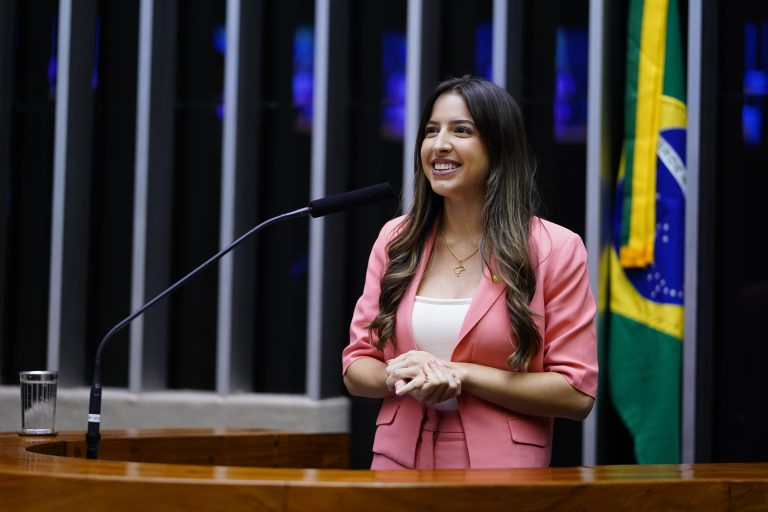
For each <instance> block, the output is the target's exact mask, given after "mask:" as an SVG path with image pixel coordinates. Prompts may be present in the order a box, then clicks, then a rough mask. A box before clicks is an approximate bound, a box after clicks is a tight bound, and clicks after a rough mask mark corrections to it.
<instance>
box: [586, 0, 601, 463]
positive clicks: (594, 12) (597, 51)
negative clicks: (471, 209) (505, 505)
mask: <svg viewBox="0 0 768 512" xmlns="http://www.w3.org/2000/svg"><path fill="white" fill-rule="evenodd" d="M604 14H605V5H604V1H603V0H590V2H589V89H588V93H587V94H588V98H587V104H588V105H589V110H588V114H587V116H588V117H587V168H586V169H585V171H586V173H587V180H586V185H587V186H586V194H587V197H586V246H587V254H588V255H589V261H588V267H589V280H590V285H591V286H592V290H593V293H595V294H597V295H598V304H600V297H599V294H600V293H602V292H603V290H601V289H600V287H599V282H600V279H599V278H600V255H601V254H602V252H603V247H604V240H601V239H600V232H601V229H600V223H601V218H602V211H603V210H604V209H605V208H606V207H607V205H606V203H605V197H604V194H603V184H602V175H603V172H602V171H603V169H602V168H603V165H604V164H603V161H602V158H601V155H602V154H603V153H604V148H603V143H604V141H603V136H602V134H603V116H604V111H603V95H604V93H605V91H604V90H603V75H604V71H603V70H604V59H603V48H604V46H605V40H604V39H605V35H604V30H603V19H604ZM598 314H599V311H598ZM598 400H600V398H598ZM581 446H582V448H581V453H582V455H581V460H582V464H583V465H585V466H594V465H595V464H596V463H597V404H595V407H594V408H593V409H592V412H591V413H590V415H589V416H588V417H587V419H586V420H584V422H583V424H582V434H581Z"/></svg>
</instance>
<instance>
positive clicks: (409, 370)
mask: <svg viewBox="0 0 768 512" xmlns="http://www.w3.org/2000/svg"><path fill="white" fill-rule="evenodd" d="M386 372H387V387H388V388H389V389H390V390H391V391H394V392H395V394H396V395H397V396H402V395H405V394H409V395H411V396H412V397H414V398H415V399H417V400H420V401H422V402H425V403H427V404H436V403H440V402H444V401H445V400H448V399H449V398H455V397H457V396H459V395H460V394H461V379H460V378H459V377H458V376H457V375H456V373H455V372H453V371H452V370H451V369H450V368H449V367H448V365H446V363H445V362H444V361H441V360H440V359H438V358H436V357H435V356H433V355H432V354H430V353H429V352H424V351H420V350H411V351H409V352H406V353H404V354H400V355H399V356H397V357H396V358H394V359H390V360H389V361H388V362H387V367H386Z"/></svg>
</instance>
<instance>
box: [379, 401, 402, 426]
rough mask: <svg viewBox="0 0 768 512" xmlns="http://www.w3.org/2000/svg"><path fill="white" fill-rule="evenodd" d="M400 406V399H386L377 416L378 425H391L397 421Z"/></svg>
mask: <svg viewBox="0 0 768 512" xmlns="http://www.w3.org/2000/svg"><path fill="white" fill-rule="evenodd" d="M399 407H400V401H399V400H394V399H391V398H389V399H385V400H384V403H383V404H381V409H380V410H379V416H378V417H377V418H376V425H391V424H392V422H393V421H395V415H397V409H398V408H399Z"/></svg>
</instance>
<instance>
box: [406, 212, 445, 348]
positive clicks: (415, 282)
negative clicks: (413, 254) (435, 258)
mask: <svg viewBox="0 0 768 512" xmlns="http://www.w3.org/2000/svg"><path fill="white" fill-rule="evenodd" d="M437 224H438V223H437V222H436V223H435V227H434V228H433V229H432V232H431V233H430V234H429V237H427V241H426V242H425V243H424V250H423V251H422V252H421V260H420V261H419V268H417V269H416V274H414V276H413V279H411V284H409V285H408V289H407V290H406V291H405V295H404V296H403V298H402V299H401V301H400V304H401V306H400V310H399V311H398V314H397V322H398V323H400V322H402V325H403V327H404V329H405V332H406V333H407V334H408V336H406V339H405V340H401V341H402V342H403V343H402V345H401V350H402V351H403V352H408V351H409V350H416V349H417V347H416V342H415V341H414V338H413V301H414V299H415V297H416V292H417V291H418V290H419V285H420V284H421V280H422V279H423V278H424V271H425V270H426V269H427V263H428V262H429V258H430V256H431V255H432V247H433V246H434V245H435V237H436V236H437Z"/></svg>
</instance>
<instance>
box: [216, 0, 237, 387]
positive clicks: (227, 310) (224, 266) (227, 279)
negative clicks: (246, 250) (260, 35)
mask: <svg viewBox="0 0 768 512" xmlns="http://www.w3.org/2000/svg"><path fill="white" fill-rule="evenodd" d="M239 80H240V0H228V1H227V52H226V56H225V62H224V130H223V134H222V137H223V140H222V148H223V150H222V154H221V207H220V209H221V221H220V229H219V246H220V248H222V249H223V248H224V247H225V246H227V245H229V244H230V243H231V242H232V241H233V240H234V236H235V207H236V200H237V198H236V197H235V180H236V173H237V121H238V100H239V97H238V95H239V91H238V83H239ZM233 269H234V260H233V256H232V255H231V254H229V255H227V256H225V257H224V258H222V259H221V261H220V262H219V304H218V322H217V325H216V392H218V393H219V394H222V395H225V394H228V393H229V392H230V388H231V384H232V379H231V368H232V366H231V362H232V290H233V276H234V271H233Z"/></svg>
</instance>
